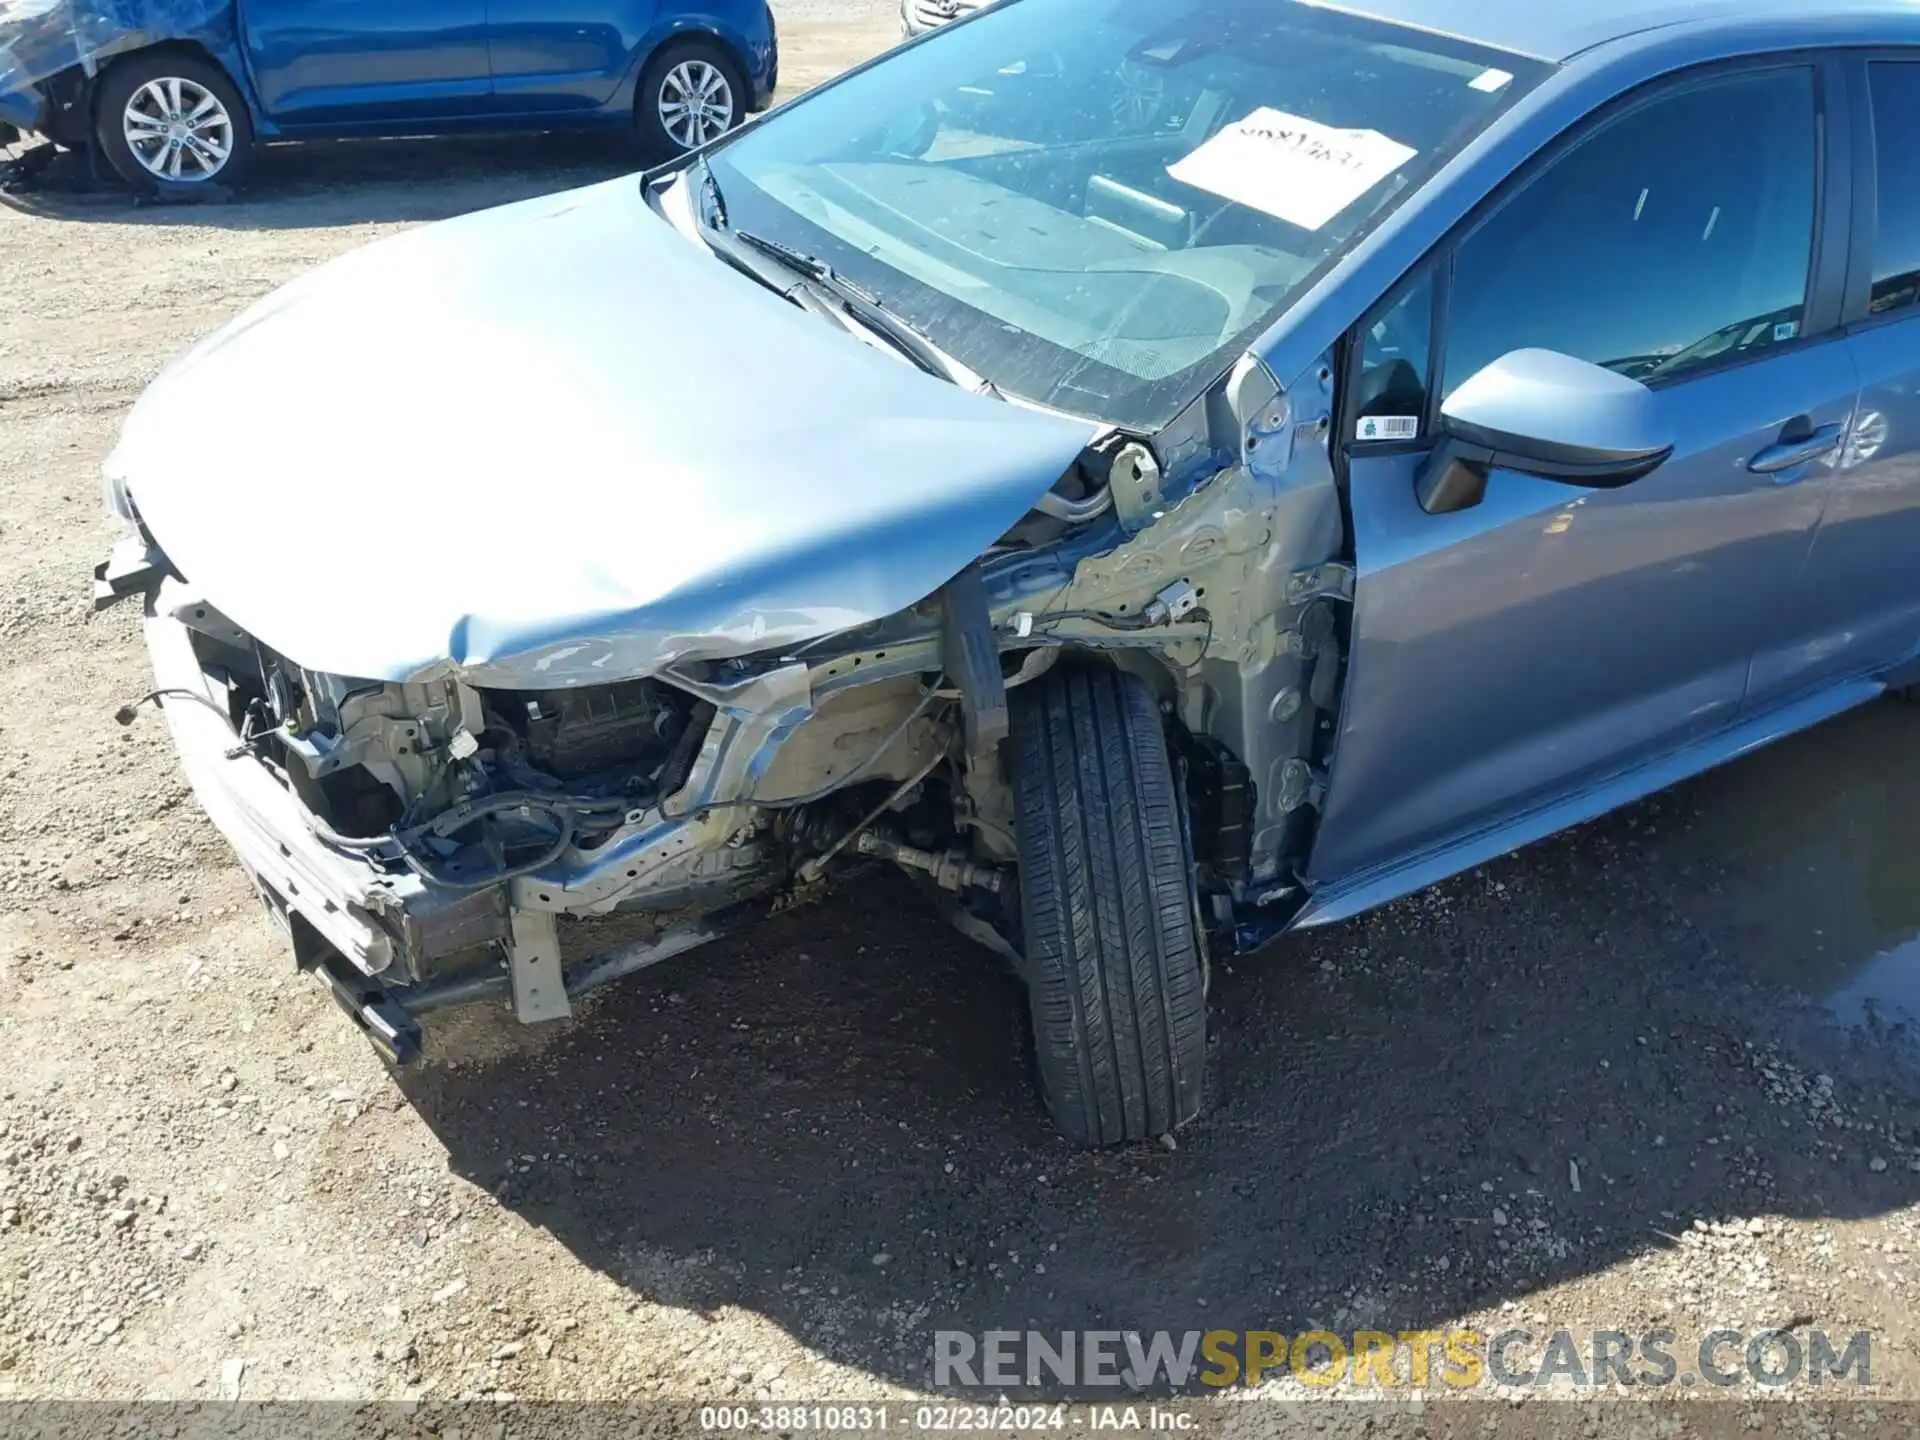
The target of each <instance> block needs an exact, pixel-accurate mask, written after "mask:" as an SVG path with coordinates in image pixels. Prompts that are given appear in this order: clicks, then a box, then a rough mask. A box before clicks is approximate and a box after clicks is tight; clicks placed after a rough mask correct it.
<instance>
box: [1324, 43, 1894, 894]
mask: <svg viewBox="0 0 1920 1440" xmlns="http://www.w3.org/2000/svg"><path fill="white" fill-rule="evenodd" d="M1817 80H1818V77H1817V75H1816V72H1815V71H1814V70H1813V69H1811V68H1807V67H1800V66H1784V67H1777V68H1764V67H1763V68H1758V69H1755V70H1751V71H1744V72H1739V73H1736V74H1732V75H1721V76H1718V77H1716V78H1714V79H1711V80H1707V81H1694V82H1690V83H1686V84H1682V85H1676V86H1675V87H1673V88H1671V89H1669V90H1668V91H1666V92H1664V93H1662V94H1659V95H1656V96H1654V97H1653V98H1651V99H1648V100H1647V101H1645V102H1644V103H1642V104H1639V105H1637V106H1635V107H1634V108H1631V109H1629V110H1626V111H1625V112H1623V113H1621V114H1619V115H1617V116H1614V117H1612V118H1610V119H1608V120H1606V121H1604V122H1603V123H1601V124H1599V125H1598V126H1597V127H1595V129H1594V130H1593V131H1592V133H1590V134H1589V135H1587V136H1585V137H1584V138H1582V139H1580V140H1579V141H1578V142H1577V143H1575V144H1574V145H1573V146H1572V147H1571V148H1567V149H1564V150H1562V151H1561V152H1559V153H1557V154H1556V155H1555V156H1554V157H1553V158H1551V159H1549V160H1548V161H1547V162H1546V163H1545V164H1544V165H1542V166H1540V167H1538V169H1537V173H1535V174H1533V175H1532V176H1531V178H1529V179H1527V180H1526V182H1525V183H1524V184H1523V185H1522V186H1521V187H1520V188H1518V189H1517V190H1516V191H1515V192H1514V193H1513V194H1512V195H1511V196H1510V198H1508V199H1506V200H1505V201H1504V202H1503V203H1502V204H1501V205H1500V207H1499V208H1498V209H1496V210H1495V211H1494V212H1493V213H1492V214H1491V215H1489V216H1488V217H1487V218H1486V219H1484V220H1483V221H1481V222H1480V223H1479V224H1478V225H1477V226H1476V227H1475V228H1474V229H1472V230H1471V231H1469V232H1468V233H1467V234H1465V235H1464V236H1463V237H1462V238H1460V239H1459V240H1458V241H1457V243H1454V244H1453V245H1452V246H1451V248H1450V249H1449V250H1448V251H1446V252H1444V253H1442V254H1440V255H1438V256H1437V257H1435V259H1434V261H1433V262H1431V265H1430V267H1429V268H1428V269H1427V270H1426V271H1424V272H1421V273H1419V274H1417V275H1416V276H1415V278H1414V280H1413V283H1412V284H1411V285H1410V286H1409V287H1408V288H1407V290H1406V291H1405V292H1404V293H1403V294H1401V295H1399V296H1396V297H1393V298H1392V300H1391V302H1390V303H1389V304H1388V305H1387V306H1386V307H1385V308H1384V309H1382V310H1381V311H1380V312H1378V313H1377V315H1376V316H1375V317H1371V318H1370V320H1369V322H1368V323H1367V324H1366V325H1365V326H1363V327H1362V332H1361V334H1360V335H1359V336H1358V337H1357V339H1356V342H1355V343H1356V346H1357V347H1358V349H1359V352H1360V360H1359V364H1358V365H1357V367H1356V369H1357V372H1358V373H1357V374H1356V380H1355V384H1354V385H1353V386H1352V387H1351V388H1352V391H1353V395H1352V397H1351V399H1350V401H1349V406H1348V418H1347V420H1346V422H1345V434H1346V436H1347V442H1348V447H1349V448H1348V452H1347V472H1348V485H1349V491H1350V505H1351V512H1352V516H1353V526H1354V548H1355V559H1356V563H1357V569H1358V583H1357V589H1356V600H1355V613H1354V622H1353V634H1352V643H1351V658H1350V671H1349V676H1348V681H1347V686H1346V693H1345V696H1344V699H1343V701H1342V705H1341V717H1340V730H1339V733H1338V735H1337V738H1336V743H1335V747H1334V752H1333V757H1332V761H1331V772H1330V776H1329V783H1328V790H1327V794H1326V796H1325V802H1324V805H1323V808H1322V815H1321V821H1320V825H1319V830H1318V835H1317V838H1316V841H1315V845H1314V849H1313V853H1312V855H1311V857H1310V860H1309V865H1308V869H1307V879H1308V882H1309V884H1310V885H1311V886H1313V887H1315V888H1316V889H1321V890H1344V889H1348V888H1350V887H1352V886H1355V885H1362V886H1367V887H1370V888H1371V890H1372V892H1373V893H1371V894H1370V895H1369V897H1368V898H1369V901H1370V902H1371V901H1377V900H1380V899H1384V898H1387V896H1388V895H1390V894H1392V893H1396V891H1397V890H1398V889H1404V888H1412V887H1413V886H1414V885H1416V884H1420V883H1425V882H1426V881H1429V880H1432V879H1435V878H1438V876H1439V875H1440V874H1444V873H1447V872H1448V871H1450V870H1453V869H1459V868H1464V866H1466V865H1469V864H1473V863H1477V861H1478V860H1480V859H1483V858H1486V857H1485V855H1484V854H1481V853H1474V850H1475V844H1476V843H1478V844H1480V845H1481V847H1482V848H1484V846H1485V845H1486V844H1487V843H1491V842H1492V837H1495V836H1496V833H1497V832H1499V831H1500V830H1502V829H1503V827H1508V826H1512V825H1515V824H1516V822H1519V826H1518V828H1524V823H1525V820H1524V817H1526V816H1527V815H1528V814H1529V812H1534V811H1541V810H1542V807H1544V806H1546V805H1548V804H1549V803H1550V802H1554V801H1558V800H1564V799H1565V798H1566V797H1568V795H1569V794H1570V793H1572V792H1578V791H1582V790H1587V789H1591V788H1592V787H1596V786H1598V785H1600V784H1601V783H1602V782H1604V781H1605V780H1607V779H1608V778H1610V777H1613V776H1617V775H1620V774H1622V773H1623V772H1625V771H1628V770H1630V769H1631V768H1632V767H1634V766H1635V765H1637V764H1639V763H1641V762H1644V761H1648V760H1650V759H1653V758H1655V757H1658V756H1661V755H1662V754H1664V753H1666V752H1669V751H1672V750H1673V749H1675V748H1676V747H1679V746H1683V745H1685V744H1686V743H1687V742H1688V741H1690V740H1695V739H1698V738H1700V737H1702V736H1704V735H1707V734H1708V733H1710V732H1711V731H1713V730H1714V729H1716V728H1718V727H1722V726H1726V725H1728V724H1730V723H1731V722H1732V721H1733V719H1734V718H1735V716H1736V714H1737V713H1738V711H1739V707H1740V703H1741V699H1742V696H1743V694H1744V693H1745V689H1746V681H1747V671H1748V666H1749V664H1750V662H1751V660H1752V658H1753V656H1754V654H1755V652H1756V650H1757V649H1758V648H1759V647H1760V645H1761V644H1762V641H1763V639H1764V638H1765V637H1766V636H1768V635H1769V634H1770V633H1773V632H1774V630H1775V629H1776V628H1777V627H1778V626H1779V625H1780V624H1781V623H1782V622H1781V615H1782V612H1783V610H1784V608H1785V606H1786V605H1787V603H1788V596H1789V593H1790V590H1791V587H1792V583H1793V580H1794V577H1795V574H1796V573H1797V571H1798V569H1799V567H1800V565H1801V563H1802V561H1803V559H1804V558H1805V556H1806V554H1807V550H1808V544H1809V540H1810V538H1811V535H1812V533H1813V529H1814V526H1815V524H1816V523H1817V521H1818V518H1819V515H1820V511H1821V506H1822V503H1823V500H1824V498H1825V491H1826V486H1827V485H1828V483H1829V482H1830V480H1831V476H1832V471H1831V469H1830V468H1829V467H1828V466H1826V465H1824V464H1822V463H1821V458H1822V455H1823V454H1824V453H1825V452H1829V451H1832V450H1833V449H1834V447H1835V446H1836V445H1837V444H1838V442H1839V439H1840V437H1841V436H1842V434H1843V432H1844V429H1845V426H1846V424H1847V422H1848V420H1849V418H1850V416H1851V414H1852V411H1853V406H1854V400H1855V394H1856V389H1857V384H1856V380H1855V375H1854V364H1853V360H1852V357H1851V356H1850V354H1849V352H1848V349H1847V346H1846V343H1845V340H1844V338H1843V337H1842V336H1841V335H1840V334H1839V333H1838V331H1837V329H1835V328H1834V326H1833V322H1834V321H1835V320H1837V303H1836V305H1835V306H1834V308H1835V310H1836V314H1835V316H1834V317H1831V318H1830V319H1827V320H1824V321H1823V320H1822V319H1821V317H1820V316H1819V315H1818V313H1817V311H1818V309H1819V308H1820V307H1819V306H1818V305H1810V303H1809V296H1810V292H1812V291H1813V288H1814V287H1813V286H1812V285H1811V281H1810V277H1811V275H1812V273H1813V262H1814V259H1815V257H1814V254H1813V250H1814V244H1813V237H1814V234H1815V218H1816V212H1817V210H1818V209H1819V208H1820V207H1819V196H1818V194H1817V191H1816V185H1817V179H1818V174H1819V168H1820V167H1819V165H1818V162H1817V156H1816V149H1817V135H1818V133H1819V132H1818V127H1817V124H1816V102H1817V98H1818V90H1819V85H1818V83H1817ZM1440 267H1449V268H1448V269H1446V270H1444V271H1443V270H1442V269H1441V268H1440ZM1441 274H1445V275H1447V276H1448V277H1449V283H1447V284H1442V285H1438V286H1437V287H1436V284H1435V280H1434V278H1433V277H1434V276H1436V275H1441ZM1436 288H1437V289H1438V290H1439V291H1440V293H1441V295H1442V296H1444V297H1445V302H1444V304H1443V305H1441V306H1438V307H1436V306H1435V305H1434V304H1433V298H1434V291H1435V289H1436ZM1435 321H1437V323H1438V324H1439V326H1440V327H1441V328H1440V331H1439V333H1440V336H1441V343H1440V344H1439V345H1437V346H1429V344H1428V336H1429V334H1430V326H1431V324H1432V323H1434V322H1435ZM1822 331H1825V332H1826V333H1819V332H1822ZM1527 346H1539V347H1543V348H1547V349H1551V350H1557V351H1560V352H1562V353H1565V354H1569V355H1574V356H1577V357H1579V358H1581V359H1585V360H1590V361H1593V362H1595V363H1597V364H1602V365H1605V366H1607V367H1609V368H1611V369H1613V370H1616V371H1618V372H1621V373H1623V374H1627V375H1631V376H1634V377H1635V378H1638V379H1640V380H1642V381H1643V382H1644V383H1646V384H1647V385H1648V386H1649V387H1650V388H1652V389H1653V390H1654V391H1655V393H1656V394H1657V395H1658V396H1659V399H1660V402H1661V404H1662V405H1663V407H1664V408H1665V409H1666V410H1667V411H1668V414H1669V419H1670V421H1671V426H1672V431H1673V433H1674V434H1675V435H1676V436H1677V439H1678V443H1677V446H1676V448H1675V451H1674V453H1673V455H1672V458H1670V459H1669V460H1668V461H1667V462H1666V463H1665V464H1663V465H1662V466H1661V467H1660V468H1658V469H1657V470H1655V471H1654V472H1653V473H1651V474H1649V475H1647V476H1644V477H1642V478H1641V479H1639V480H1637V481H1635V482H1633V483H1631V484H1628V485H1625V486H1622V487H1619V488H1617V489H1593V488H1582V487H1579V486H1576V485H1571V484H1563V483H1559V482H1555V481H1550V480H1542V479H1537V478H1532V477H1529V476H1524V475H1520V474H1516V473H1513V472H1511V471H1503V470H1496V471H1495V472H1494V473H1493V476H1492V478H1491V482H1490V484H1489V485H1488V488H1487V493H1486V497H1485V499H1484V500H1483V501H1482V502H1481V503H1479V504H1478V505H1476V506H1473V507H1472V508H1469V509H1466V510H1462V511H1459V512H1456V513H1452V514H1440V515H1430V514H1427V513H1426V512H1425V511H1423V510H1422V509H1421V508H1420V506H1419V504H1418V503H1417V502H1416V500H1415V495H1414V478H1415V475H1416V473H1417V471H1418V468H1419V465H1420V464H1421V462H1422V461H1423V460H1424V458H1425V454H1426V451H1427V449H1428V448H1430V445H1431V439H1430V437H1431V434H1432V428H1433V423H1434V422H1433V416H1434V411H1435V409H1436V408H1437V401H1438V399H1439V398H1441V397H1443V396H1444V395H1445V393H1446V392H1447V391H1449V390H1451V389H1452V388H1454V387H1456V386H1458V385H1459V384H1460V383H1461V382H1462V381H1464V380H1466V379H1467V378H1468V377H1469V376H1471V375H1473V374H1474V373H1475V372H1476V371H1478V370H1479V369H1481V368H1482V367H1483V366H1484V365H1486V364H1488V363H1490V362H1491V361H1493V360H1494V359H1496V358H1498V357H1499V356H1501V355H1503V354H1506V353H1507V352H1509V351H1512V350H1515V349H1520V348H1523V347H1527ZM1430 357H1437V364H1438V367H1439V372H1440V373H1439V375H1438V376H1432V375H1429V373H1428V371H1429V369H1430V368H1431V365H1432V364H1433V363H1435V362H1434V361H1431V360H1430ZM1409 431H1413V432H1414V438H1413V439H1411V440H1409V439H1407V438H1405V437H1406V435H1407V433H1408V432H1409ZM1369 437H1371V438H1369ZM1395 437H1399V438H1395ZM1822 440H1824V441H1825V442H1826V443H1825V445H1824V449H1823V447H1822V446H1821V445H1820V444H1819V443H1818V442H1819V441H1822ZM1783 460H1786V461H1788V462H1790V463H1784V464H1783V463H1781V462H1782V461H1783ZM1508 833H1513V832H1512V831H1509V832H1508ZM1516 838H1526V837H1525V836H1523V835H1522V836H1517V837H1516ZM1448 856H1452V857H1454V859H1456V860H1457V863H1452V864H1450V863H1447V861H1446V857H1448ZM1436 857H1438V860H1437V861H1436ZM1408 867H1411V868H1408ZM1395 875H1404V876H1405V877H1406V879H1407V883H1406V884H1405V885H1403V886H1396V885H1395V884H1394V883H1393V877H1394V876H1395Z"/></svg>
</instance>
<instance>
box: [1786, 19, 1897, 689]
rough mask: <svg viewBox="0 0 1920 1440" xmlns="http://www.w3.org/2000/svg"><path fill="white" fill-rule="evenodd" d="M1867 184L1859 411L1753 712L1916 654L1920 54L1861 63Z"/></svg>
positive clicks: (1860, 254)
mask: <svg viewBox="0 0 1920 1440" xmlns="http://www.w3.org/2000/svg"><path fill="white" fill-rule="evenodd" d="M1855 77H1856V90H1857V91H1859V90H1861V89H1862V87H1864V93H1861V94H1860V95H1859V98H1860V99H1862V100H1865V101H1866V102H1867V103H1866V104H1864V105H1856V107H1855V109H1854V116H1855V120H1856V124H1857V125H1858V126H1860V127H1861V128H1865V129H1867V130H1868V131H1870V133H1871V135H1872V138H1873V153H1874V155H1875V163H1874V164H1873V166H1872V167H1871V168H1870V169H1869V170H1868V171H1867V172H1866V173H1864V174H1863V175H1862V176H1861V177H1860V179H1861V181H1862V182H1863V191H1864V193H1863V194H1862V196H1861V203H1860V204H1859V205H1857V206H1856V207H1855V212H1854V213H1855V214H1856V216H1859V217H1860V218H1861V220H1862V222H1863V223H1862V225H1861V229H1862V231H1863V232H1864V236H1870V237H1871V239H1870V240H1867V241H1866V243H1865V244H1863V245H1856V246H1855V253H1856V256H1857V259H1856V263H1855V266H1854V283H1853V284H1852V285H1851V286H1850V287H1849V289H1850V290H1852V291H1853V292H1854V293H1853V294H1851V295H1850V296H1849V297H1848V313H1847V318H1848V319H1849V320H1851V321H1853V322H1854V323H1853V324H1852V325H1850V326H1849V331H1850V338H1849V340H1848V342H1847V344H1848V348H1849V349H1850V350H1851V351H1852V352H1853V358H1854V363H1855V365H1856V366H1857V367H1858V369H1859V371H1860V410H1859V414H1858V416H1857V417H1856V419H1855V421H1854V426H1853V433H1852V435H1851V437H1850V439H1849V442H1848V444H1847V446H1846V448H1845V449H1844V450H1842V451H1841V453H1840V456H1839V458H1838V461H1837V465H1838V469H1837V471H1836V473H1835V474H1834V477H1833V486H1832V491H1831V494H1830V495H1829V497H1828V500H1827V507H1826V512H1825V513H1824V514H1823V515H1822V516H1821V518H1820V531H1819V534H1818V535H1816V536H1815V537H1814V542H1813V550H1812V553H1811V554H1809V555H1808V557H1807V564H1806V567H1805V569H1804V570H1803V571H1802V572H1801V574H1800V577H1799V583H1798V585H1797V587H1796V591H1795V595H1794V608H1793V612H1792V617H1791V620H1792V623H1791V625H1790V626H1789V627H1788V628H1786V629H1784V630H1783V631H1782V632H1781V633H1780V634H1779V636H1778V637H1777V638H1776V639H1775V641H1774V643H1773V644H1771V645H1769V646H1768V647H1766V648H1765V649H1763V650H1762V652H1761V654H1760V655H1759V656H1758V657H1757V658H1756V659H1755V661H1754V667H1753V685H1752V688H1751V690H1750V692H1749V695H1748V706H1749V708H1752V709H1761V708H1764V707H1766V706H1768V705H1771V704H1775V703H1778V701H1779V700H1780V699H1781V698H1783V697H1791V696H1793V695H1795V694H1797V693H1802V692H1805V691H1808V690H1812V689H1817V688H1819V687H1821V686H1823V685H1828V684H1832V683H1834V682H1835V681H1843V680H1847V679H1851V678H1854V677H1857V676H1861V675H1869V674H1874V673H1876V672H1881V671H1885V670H1887V669H1889V668H1891V667H1895V666H1898V665H1900V664H1901V663H1902V662H1904V661H1908V660H1911V659H1913V658H1914V655H1915V652H1916V651H1920V149H1916V147H1915V144H1914V137H1915V136H1916V135H1920V55H1916V57H1915V58H1914V59H1912V60H1904V61H1874V62H1873V63H1872V64H1866V65H1860V66H1858V67H1856V69H1855Z"/></svg>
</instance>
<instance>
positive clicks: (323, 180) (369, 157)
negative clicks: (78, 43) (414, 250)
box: [0, 132, 647, 230]
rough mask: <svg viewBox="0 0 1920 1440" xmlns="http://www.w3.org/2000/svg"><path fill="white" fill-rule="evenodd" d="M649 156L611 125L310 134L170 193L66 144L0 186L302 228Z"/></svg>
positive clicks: (49, 203) (149, 220)
mask: <svg viewBox="0 0 1920 1440" xmlns="http://www.w3.org/2000/svg"><path fill="white" fill-rule="evenodd" d="M646 164H647V157H646V156H645V155H644V154H642V153H641V150H640V148H639V146H638V145H637V144H636V143H635V142H634V140H633V138H632V137H631V136H627V135H623V134H617V133H611V132H609V133H604V134H595V133H577V132H574V133H566V132H562V133H554V134H521V135H487V136H473V137H457V138H451V139H449V138H437V139H419V140H309V141H303V142H300V143H297V144H287V145H270V146H268V147H266V148H265V149H264V150H262V151H261V153H260V156H259V158H258V160H257V161H256V162H255V165H254V169H253V173H252V175H251V176H250V177H249V179H248V182H247V185H246V187H245V188H244V189H242V190H239V191H235V192H220V191H209V192H208V193H207V194H206V195H205V196H203V197H198V198H189V199H184V200H179V201H171V202H170V201H162V200H152V199H146V198H143V197H141V196H138V195H136V194H134V193H133V192H132V191H130V190H128V189H127V188H126V187H125V186H123V185H121V184H120V183H119V182H118V181H117V180H114V179H111V178H105V179H99V178H95V177H94V176H93V175H92V174H91V173H90V172H89V167H88V165H87V157H86V156H84V155H82V154H78V153H75V152H70V151H69V152H62V153H61V154H60V155H59V156H58V157H57V158H56V159H55V160H54V161H53V162H52V163H51V164H50V165H49V166H48V168H47V169H46V171H45V173H43V174H42V175H41V176H39V177H38V179H37V181H36V182H35V183H34V184H33V185H31V186H30V187H29V188H25V189H21V190H18V191H17V192H14V193H0V203H4V204H6V205H8V206H11V207H12V208H14V209H16V210H19V211H22V212H25V213H28V214H32V215H34V216H37V217H39V218H42V219H49V220H67V221H74V222H81V223H86V224H96V225H97V224H126V225H194V226H203V227H208V228H212V229H219V230H301V229H315V228H328V227H332V226H339V225H367V224H400V223H407V222H417V221H428V220H445V219H448V218H450V217H452V216H455V215H462V214H465V213H466V212H467V211H469V210H479V209H484V208H486V207H488V206H492V205H504V204H508V203H510V202H512V201H515V200H527V199H532V198H533V197H535V196H538V195H547V194H551V193H553V192H554V191H556V190H570V189H573V188H575V187H577V186H581V185H591V184H593V183H595V182H596V181H600V180H611V179H613V178H614V177H615V176H619V175H628V174H638V172H639V171H640V170H642V169H643V168H644V167H645V166H646Z"/></svg>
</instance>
